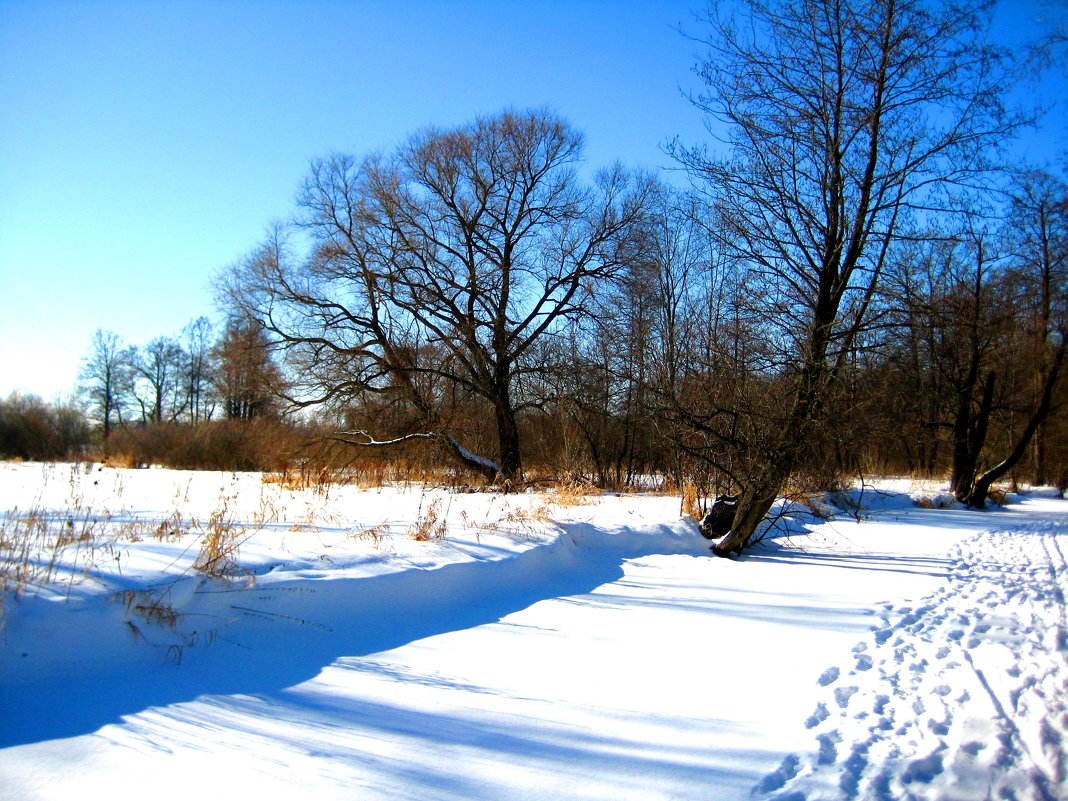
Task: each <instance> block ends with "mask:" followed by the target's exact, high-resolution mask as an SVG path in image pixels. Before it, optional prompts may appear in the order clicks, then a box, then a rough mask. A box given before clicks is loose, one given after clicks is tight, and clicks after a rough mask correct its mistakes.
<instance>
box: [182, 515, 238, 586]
mask: <svg viewBox="0 0 1068 801" xmlns="http://www.w3.org/2000/svg"><path fill="white" fill-rule="evenodd" d="M245 533H246V530H245V528H244V527H243V526H239V525H237V524H236V522H235V520H234V516H233V514H232V513H231V512H230V508H229V502H228V499H225V498H224V499H223V502H222V505H221V506H219V507H218V508H217V509H215V510H214V511H213V512H212V513H211V515H210V516H209V517H208V524H207V527H206V528H205V530H204V536H203V540H202V541H201V544H200V553H198V554H197V558H196V560H195V561H194V562H193V569H194V570H197V571H199V572H201V573H203V574H204V575H206V576H211V577H212V578H232V577H234V576H235V575H237V574H238V573H240V572H241V571H240V568H239V567H238V564H237V554H238V550H239V548H240V545H241V542H242V541H243V539H244V538H245Z"/></svg>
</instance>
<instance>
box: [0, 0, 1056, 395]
mask: <svg viewBox="0 0 1068 801" xmlns="http://www.w3.org/2000/svg"><path fill="white" fill-rule="evenodd" d="M1036 2H1040V0H1026V1H1025V0H1020V2H1019V3H1015V2H1012V1H1011V0H1002V3H1003V4H1008V5H1010V6H1012V8H1011V9H1010V12H1012V13H1010V15H1009V17H1010V18H1013V19H1015V20H1016V21H1017V22H1019V21H1021V20H1023V21H1025V22H1026V21H1028V20H1031V19H1033V18H1034V14H1035V12H1034V9H1035V8H1037V6H1036ZM701 7H703V0H660V1H658V0H616V2H609V1H608V0H557V1H556V2H544V1H543V2H504V1H503V0H501V1H499V2H493V1H492V0H467V2H446V0H410V1H409V2H388V0H382V1H381V2H372V1H371V0H362V1H361V2H356V1H353V2H342V0H304V1H303V2H286V1H284V0H260V1H259V2H254V0H214V1H209V0H66V1H63V0H0V286H2V287H3V297H4V303H3V313H2V314H0V397H6V396H7V395H8V394H9V393H10V392H12V391H14V390H18V391H21V392H25V393H32V394H36V395H40V396H41V397H43V398H45V399H46V400H52V399H55V398H57V397H60V396H64V395H68V394H69V393H70V392H71V391H72V390H73V389H74V386H75V382H76V377H77V372H78V367H79V362H80V359H81V357H82V356H83V355H84V354H85V353H86V352H87V350H88V348H89V345H90V339H91V337H92V334H93V332H94V331H95V330H96V329H97V328H104V329H110V330H113V331H115V332H117V333H118V334H120V336H122V337H123V338H124V339H125V340H126V341H127V342H128V343H130V344H143V343H145V342H147V341H148V340H150V339H152V338H153V337H156V336H159V335H174V334H177V333H178V331H179V330H180V329H181V327H182V326H183V325H185V324H186V323H187V322H189V321H190V320H192V319H194V318H196V317H198V316H200V315H207V316H209V317H212V318H217V317H218V315H217V312H216V309H215V307H214V304H213V298H212V291H211V279H212V277H213V276H214V275H215V274H217V273H218V271H219V270H221V269H222V268H224V267H225V266H226V265H227V264H230V263H232V262H234V261H236V260H237V259H239V258H240V257H241V256H242V255H243V254H244V253H246V252H247V251H248V250H250V249H251V248H252V247H253V246H254V245H255V244H256V243H257V242H258V241H259V240H260V239H261V237H262V235H263V233H264V231H265V229H266V227H267V226H268V225H269V224H270V222H271V221H272V220H275V219H280V218H283V217H285V216H287V215H288V214H290V213H291V212H292V211H293V197H294V195H295V193H296V190H297V187H298V184H299V182H300V180H301V179H302V178H303V177H304V174H305V172H306V170H307V167H308V162H309V161H310V160H311V159H312V158H314V157H316V156H321V155H325V154H327V153H329V152H331V151H337V150H341V151H345V152H352V153H356V154H362V153H368V152H371V151H375V150H389V149H391V148H392V147H393V146H395V145H396V144H398V143H399V142H400V141H402V140H403V139H404V138H405V137H407V136H408V135H409V134H411V133H413V132H415V131H417V130H418V129H420V128H422V127H424V126H427V125H452V124H458V123H462V122H466V121H469V120H470V119H472V118H473V117H475V116H476V115H479V114H490V113H494V112H497V111H500V110H501V109H504V108H506V107H516V108H526V107H541V106H548V107H550V108H552V109H554V110H555V111H557V112H558V113H560V114H561V115H562V116H563V117H565V118H566V119H568V120H569V121H570V122H571V124H572V125H574V126H575V127H576V128H578V129H579V130H581V131H582V132H583V133H584V134H585V136H586V161H587V164H588V165H590V167H591V168H595V167H600V166H605V165H607V164H609V163H611V162H612V161H615V160H617V159H618V160H620V161H622V162H624V163H625V164H627V165H629V166H638V167H645V168H650V169H656V168H667V167H670V166H671V161H670V159H669V158H668V157H667V156H665V155H664V153H663V151H662V149H661V146H662V145H663V143H665V142H666V141H668V140H670V139H671V138H672V137H674V136H676V135H678V136H680V137H681V138H682V139H683V140H684V141H689V142H699V141H702V140H703V139H705V138H706V137H707V135H706V134H705V132H704V128H703V123H702V120H701V117H700V114H699V113H698V112H697V111H696V110H695V109H694V108H693V107H692V106H691V105H690V104H689V103H688V102H687V101H686V99H685V98H684V97H683V91H684V90H686V89H698V88H699V86H698V84H697V83H696V79H695V77H694V76H693V73H692V70H691V68H692V66H693V64H694V62H695V60H696V58H697V56H698V55H699V54H700V47H699V46H698V45H697V44H695V43H694V42H693V41H691V40H688V39H686V38H684V37H683V36H682V35H681V34H680V33H679V32H678V30H677V29H678V27H679V26H680V25H681V26H683V28H685V29H686V30H688V31H691V32H694V33H699V32H700V28H699V27H698V26H697V25H696V23H695V22H694V15H693V14H692V13H691V9H700V8H701ZM1028 24H1030V23H1028ZM1063 119H1064V117H1063V114H1062V116H1061V117H1060V118H1059V121H1060V122H1061V123H1063ZM1056 136H1058V137H1059V141H1060V142H1061V144H1060V145H1059V148H1060V151H1061V152H1063V151H1064V149H1065V144H1064V142H1065V132H1064V130H1063V125H1060V126H1059V132H1058V133H1057V134H1056Z"/></svg>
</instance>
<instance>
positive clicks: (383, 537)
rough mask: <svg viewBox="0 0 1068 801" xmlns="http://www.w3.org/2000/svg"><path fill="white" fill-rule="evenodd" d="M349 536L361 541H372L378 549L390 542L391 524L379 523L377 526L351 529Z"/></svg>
mask: <svg viewBox="0 0 1068 801" xmlns="http://www.w3.org/2000/svg"><path fill="white" fill-rule="evenodd" d="M349 537H351V538H352V539H353V540H357V541H359V542H370V543H371V545H373V546H374V547H375V548H376V549H378V548H383V547H385V546H386V545H387V544H389V542H390V539H389V524H388V523H379V524H378V525H377V526H368V527H367V528H361V529H356V528H353V529H350V530H349Z"/></svg>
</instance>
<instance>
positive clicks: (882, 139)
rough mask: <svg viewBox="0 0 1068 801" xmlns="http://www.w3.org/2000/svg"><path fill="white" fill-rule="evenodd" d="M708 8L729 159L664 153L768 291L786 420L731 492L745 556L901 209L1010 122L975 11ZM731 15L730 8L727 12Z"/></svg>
mask: <svg viewBox="0 0 1068 801" xmlns="http://www.w3.org/2000/svg"><path fill="white" fill-rule="evenodd" d="M739 5H740V6H741V7H742V8H741V13H736V14H730V15H728V14H718V13H717V12H716V10H715V8H713V10H712V12H711V13H710V14H709V16H708V19H707V23H708V26H709V27H708V30H709V31H710V34H709V35H708V36H707V39H706V40H705V42H706V44H707V46H708V48H709V56H708V59H707V60H706V61H705V62H704V63H703V64H702V65H701V66H700V69H699V72H700V75H701V76H702V77H703V78H704V80H705V82H706V86H707V89H706V91H704V92H703V93H702V94H700V95H699V96H697V97H695V98H694V102H695V103H696V105H697V106H698V107H699V108H701V109H702V110H703V111H704V112H706V114H707V115H708V118H709V120H710V130H712V132H713V133H715V134H717V135H721V136H722V137H723V138H724V139H725V144H726V145H727V146H728V147H727V148H726V149H725V150H722V151H719V152H714V151H712V150H710V149H708V148H689V149H688V148H684V147H682V146H676V147H675V149H674V152H675V154H676V156H677V157H678V158H679V159H680V160H681V161H682V162H683V164H685V165H686V166H687V167H688V168H689V169H690V170H691V172H692V174H693V175H694V176H695V177H696V178H697V179H698V180H699V181H700V182H701V183H702V184H703V185H704V186H705V187H706V189H707V191H708V192H709V194H710V195H711V196H712V198H713V200H714V202H715V204H716V205H717V207H718V210H719V213H720V215H721V219H722V220H723V227H722V228H721V229H720V230H721V233H722V236H721V243H720V245H721V247H722V248H723V249H724V250H725V252H726V253H727V254H728V255H729V256H730V257H731V258H732V259H734V260H736V261H737V263H738V264H739V265H740V267H741V268H742V269H744V270H746V271H748V272H749V273H751V274H752V275H755V276H756V277H757V278H758V279H759V282H760V284H761V285H762V292H763V298H764V304H765V308H766V310H767V315H766V317H765V320H764V323H763V330H762V334H763V336H764V337H765V339H766V340H767V341H768V342H770V343H772V344H774V346H775V347H776V348H778V349H779V351H780V363H779V365H778V366H777V367H776V371H777V373H778V375H777V379H778V384H777V386H779V387H780V390H779V391H780V392H781V396H782V397H781V407H782V408H783V409H784V410H785V411H784V414H783V416H782V418H781V421H780V423H779V425H778V430H777V432H776V433H775V434H774V436H771V437H769V438H768V439H767V440H766V442H765V443H764V444H763V446H762V450H761V452H760V453H759V462H760V464H759V469H756V470H753V471H752V472H751V474H750V476H749V477H748V478H747V480H746V483H745V486H743V487H742V497H741V501H740V503H739V506H738V510H737V513H736V515H735V518H734V525H733V528H732V530H731V532H730V534H729V535H728V536H727V537H726V538H725V539H724V540H723V541H721V542H720V543H719V545H718V546H717V547H716V549H715V552H716V553H717V554H719V555H729V554H731V553H735V552H739V551H741V550H742V549H743V548H744V547H745V546H746V545H747V544H748V543H749V542H750V540H751V538H752V537H753V534H754V532H755V531H756V530H757V528H758V526H759V525H760V523H761V521H762V520H763V519H764V516H765V514H766V513H767V512H768V510H769V509H770V507H771V505H772V504H773V503H774V501H775V499H776V497H777V496H778V495H779V494H780V493H781V491H782V489H783V488H784V486H785V484H786V482H787V480H788V479H789V477H790V475H791V472H792V471H793V470H794V468H795V466H796V465H798V463H799V460H800V459H801V458H802V456H803V453H804V451H805V449H806V447H807V443H808V442H809V440H810V438H811V437H812V435H813V432H814V429H815V427H816V426H817V425H818V423H819V421H820V419H821V415H822V414H823V412H824V410H825V408H826V405H827V401H828V397H829V395H830V393H831V391H832V388H833V387H834V385H835V383H836V381H837V378H838V376H839V375H840V373H841V372H842V370H843V367H844V366H845V365H846V364H847V360H848V358H849V355H850V353H852V352H853V351H854V348H855V345H856V343H857V340H858V337H859V336H860V335H861V334H862V333H863V332H864V329H865V325H866V323H867V321H868V320H869V318H870V313H871V310H872V306H873V298H874V297H875V293H876V289H877V287H878V284H879V279H880V275H881V273H882V271H883V267H884V263H885V260H886V256H887V252H888V248H889V246H890V244H891V242H892V241H893V240H894V237H895V234H896V232H897V230H898V228H899V226H900V225H901V223H902V220H903V218H904V217H905V216H906V215H907V214H908V213H914V214H920V215H922V214H923V213H925V212H926V211H927V210H928V209H930V208H931V207H932V206H933V205H937V204H940V202H941V198H940V197H939V190H940V189H944V188H945V187H947V186H950V185H954V184H967V183H972V182H973V181H974V180H975V179H976V178H977V177H978V176H979V175H980V174H982V172H983V171H984V170H985V169H986V168H987V167H988V166H989V165H988V164H987V163H986V157H987V152H988V150H989V149H990V148H991V147H992V146H993V145H994V144H995V143H997V142H998V141H999V140H1001V139H1003V138H1005V137H1007V136H1008V135H1009V134H1010V133H1011V131H1012V129H1013V127H1014V126H1015V125H1016V124H1018V122H1019V121H1018V120H1015V119H1012V118H1010V117H1009V116H1007V115H1006V114H1005V113H1004V111H1003V107H1002V105H1001V103H1000V100H999V97H1000V94H999V93H1000V90H1001V89H1002V87H1003V86H1004V83H1005V75H1004V74H1003V72H1002V71H1001V70H1000V69H999V65H1000V64H1001V61H1002V57H1001V54H1000V53H998V52H997V51H995V50H994V49H992V48H991V47H990V46H989V45H987V44H986V43H985V42H984V40H983V38H982V31H983V25H982V22H983V14H982V12H983V9H982V8H980V7H976V6H974V5H971V4H968V3H955V2H944V3H943V2H921V1H920V0H745V2H742V3H740V4H739ZM733 9H734V6H733V5H732V10H733Z"/></svg>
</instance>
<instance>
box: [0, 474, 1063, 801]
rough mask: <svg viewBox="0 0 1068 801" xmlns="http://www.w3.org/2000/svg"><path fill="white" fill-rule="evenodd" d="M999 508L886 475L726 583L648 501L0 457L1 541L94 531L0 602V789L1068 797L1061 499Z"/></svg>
mask: <svg viewBox="0 0 1068 801" xmlns="http://www.w3.org/2000/svg"><path fill="white" fill-rule="evenodd" d="M917 500H919V501H921V502H922V504H923V506H925V507H930V508H921V507H920V506H917V505H916V501H917ZM1012 501H1013V502H1012V503H1011V504H1010V505H1009V506H1007V507H1005V508H997V509H992V510H990V511H987V512H976V511H972V510H966V509H963V508H960V507H959V505H956V504H953V503H950V502H946V501H945V499H944V496H942V495H941V494H940V489H939V488H938V487H937V486H935V487H923V486H920V485H916V484H912V483H910V482H907V481H900V482H896V483H894V482H883V483H882V484H881V485H880V491H878V492H875V491H872V490H867V491H866V492H864V493H863V494H861V493H859V492H851V493H842V494H839V495H836V496H828V497H827V498H824V499H822V500H821V501H820V502H819V503H814V504H813V506H814V507H815V509H813V508H808V507H803V506H798V505H793V506H783V507H781V508H780V509H779V512H780V513H781V515H780V517H779V519H778V522H777V523H776V528H775V530H774V531H773V532H772V534H771V535H770V536H769V537H768V538H767V539H766V540H765V541H764V542H763V543H762V544H761V545H760V546H758V547H756V548H754V549H752V550H751V551H749V552H748V553H747V554H746V555H745V556H744V557H742V558H741V559H738V560H734V561H728V560H721V559H716V558H713V557H711V556H710V555H709V551H708V543H707V541H705V540H704V539H703V538H701V536H700V535H699V533H698V531H697V526H696V524H695V523H694V522H693V521H692V520H690V519H683V518H680V517H679V501H678V498H672V497H664V496H657V495H623V496H618V497H617V496H611V495H601V496H596V497H591V498H588V499H587V502H586V503H584V504H581V505H577V506H571V505H566V504H564V503H563V502H562V499H557V498H555V497H554V496H553V495H552V494H519V495H496V494H488V493H482V494H450V493H448V492H446V491H444V490H440V489H423V488H420V487H399V486H398V487H385V488H374V489H359V488H356V487H351V486H345V487H341V486H328V487H326V488H323V490H322V491H319V492H315V491H312V490H289V489H285V488H284V487H283V486H281V485H279V484H277V483H264V482H263V481H262V480H261V476H259V475H257V474H231V473H199V474H195V473H184V472H177V471H165V470H129V471H127V470H110V469H104V468H100V467H99V466H89V467H86V466H69V465H55V466H49V465H34V464H0V510H9V511H8V512H7V514H6V516H5V517H4V520H3V525H4V536H5V537H8V539H9V540H10V534H11V532H12V531H13V529H14V521H15V519H16V515H15V513H14V511H13V510H15V509H18V510H19V512H18V514H19V515H22V516H25V515H26V514H27V513H28V512H30V511H33V512H35V513H36V516H37V518H39V519H50V520H53V521H54V522H53V527H55V526H59V527H60V530H62V527H64V526H66V527H67V530H68V531H73V532H74V533H75V534H80V533H83V532H86V533H88V534H89V535H91V536H89V537H86V538H83V539H85V541H83V542H72V543H70V544H68V545H66V546H65V547H63V548H61V549H53V550H48V549H45V550H43V551H42V552H41V553H39V554H38V560H37V563H36V564H37V566H38V568H39V572H43V571H44V570H45V569H46V568H47V567H48V566H49V565H51V582H50V583H48V584H44V585H40V586H29V587H26V588H25V591H24V592H23V593H22V594H21V596H20V597H18V598H15V597H14V596H9V597H8V598H7V599H6V600H5V601H4V606H3V615H4V616H3V619H2V622H3V629H2V630H0V796H2V797H3V798H4V799H15V800H18V799H52V798H56V799H59V798H68V797H75V796H78V797H90V798H93V797H107V798H114V799H126V798H131V799H132V798H135V797H141V796H144V795H146V794H149V795H150V796H151V797H153V798H162V799H171V798H174V799H179V798H181V799H187V798H189V797H203V796H205V795H207V797H224V796H228V795H231V794H236V793H241V794H242V795H244V796H247V797H254V798H263V799H282V798H286V799H290V798H294V797H297V798H307V797H314V798H317V799H335V798H336V799H342V798H344V799H353V798H357V799H417V798H418V799H443V800H444V799H450V800H451V799H510V798H515V799H519V798H522V799H613V800H615V799H744V798H751V797H753V798H760V799H780V801H784V800H785V799H790V800H791V801H797V800H798V799H817V798H826V799H838V798H842V799H845V798H864V799H868V798H871V799H882V798H894V799H898V798H925V799H947V798H952V799H984V798H1002V797H1004V798H1016V799H1020V800H1021V801H1022V800H1023V799H1042V800H1046V799H1056V798H1064V797H1068V776H1066V773H1068V757H1066V753H1065V732H1066V730H1068V702H1066V699H1068V692H1066V691H1068V665H1066V659H1068V623H1066V619H1065V593H1066V592H1068V565H1066V561H1065V555H1066V553H1068V540H1065V532H1066V531H1068V504H1066V503H1065V502H1064V501H1062V500H1059V499H1057V498H1055V497H1049V493H1044V492H1034V493H1029V494H1027V495H1023V496H1014V497H1013V498H1012ZM432 506H435V507H436V509H437V510H438V511H439V513H440V514H441V515H442V516H443V517H444V519H445V521H446V522H447V526H448V529H447V536H446V537H445V538H444V539H431V540H429V541H416V540H415V539H413V538H412V537H411V536H410V533H411V532H412V531H415V530H417V529H418V525H417V524H418V518H419V517H420V516H421V515H422V516H425V515H426V514H427V511H428V509H429V508H430V507H432ZM939 507H945V508H939ZM220 510H225V514H224V515H221V516H220V515H219V512H220ZM213 513H215V515H214V519H215V520H216V521H219V520H225V521H228V522H229V529H230V530H231V531H233V532H234V533H235V539H236V542H237V543H238V544H239V549H238V550H237V551H236V553H234V554H232V556H233V557H234V564H233V568H232V570H230V571H229V577H211V576H206V575H204V574H202V573H200V572H197V571H196V570H195V569H194V568H193V565H194V563H195V562H196V559H197V556H198V553H199V552H200V549H201V545H202V542H203V538H204V532H205V531H206V530H209V529H210V528H211V525H210V523H209V520H210V519H212V518H213ZM68 517H69V518H70V520H71V524H70V525H69V526H68V525H67V522H66V521H67V518H68ZM163 521H169V525H168V526H166V527H164V528H163V536H160V537H157V530H158V529H159V528H160V523H161V522H163ZM219 527H221V528H225V526H221V525H220V526H217V528H219ZM53 530H55V529H54V528H53ZM175 531H177V533H176V534H175V533H174V532H175Z"/></svg>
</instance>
